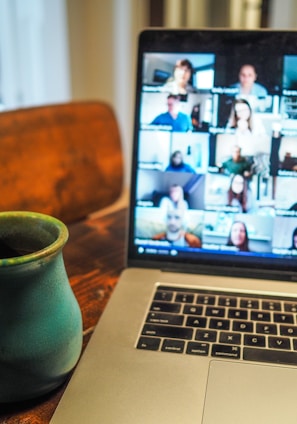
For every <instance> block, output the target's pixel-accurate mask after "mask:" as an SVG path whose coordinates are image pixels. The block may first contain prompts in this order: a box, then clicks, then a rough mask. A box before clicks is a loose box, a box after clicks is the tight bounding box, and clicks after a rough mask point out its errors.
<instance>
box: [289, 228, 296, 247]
mask: <svg viewBox="0 0 297 424" xmlns="http://www.w3.org/2000/svg"><path fill="white" fill-rule="evenodd" d="M290 250H297V228H295V229H294V231H293V233H292V244H291V247H290Z"/></svg>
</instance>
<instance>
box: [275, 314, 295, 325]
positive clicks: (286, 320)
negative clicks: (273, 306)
mask: <svg viewBox="0 0 297 424" xmlns="http://www.w3.org/2000/svg"><path fill="white" fill-rule="evenodd" d="M273 319H274V322H280V323H282V324H294V316H293V315H292V314H279V313H274V314H273Z"/></svg>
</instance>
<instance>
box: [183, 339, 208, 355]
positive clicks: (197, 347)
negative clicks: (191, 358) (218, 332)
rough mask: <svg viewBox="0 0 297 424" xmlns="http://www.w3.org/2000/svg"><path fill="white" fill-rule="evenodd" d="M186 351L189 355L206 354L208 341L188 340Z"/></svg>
mask: <svg viewBox="0 0 297 424" xmlns="http://www.w3.org/2000/svg"><path fill="white" fill-rule="evenodd" d="M186 353H188V354H190V355H200V356H207V355H208V353H209V344H208V343H199V342H189V343H188V346H187V350H186Z"/></svg>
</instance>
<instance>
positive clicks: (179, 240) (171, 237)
mask: <svg viewBox="0 0 297 424" xmlns="http://www.w3.org/2000/svg"><path fill="white" fill-rule="evenodd" d="M152 239H153V240H160V241H168V242H169V243H170V244H171V245H172V246H180V247H187V246H189V247H201V240H200V238H199V237H197V236H195V235H194V234H191V233H188V232H187V231H185V229H184V211H183V210H181V209H169V210H168V212H167V215H166V231H164V232H162V233H159V234H156V235H154V236H153V237H152Z"/></svg>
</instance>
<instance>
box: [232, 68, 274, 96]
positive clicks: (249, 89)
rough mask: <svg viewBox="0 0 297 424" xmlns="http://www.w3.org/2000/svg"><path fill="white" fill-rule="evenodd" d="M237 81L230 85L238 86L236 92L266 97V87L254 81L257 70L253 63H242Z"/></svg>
mask: <svg viewBox="0 0 297 424" xmlns="http://www.w3.org/2000/svg"><path fill="white" fill-rule="evenodd" d="M238 79H239V82H237V83H235V84H233V85H232V87H234V88H238V92H239V94H241V95H245V96H255V97H266V96H267V89H266V88H265V87H264V86H263V85H262V84H259V83H258V82H256V79H257V72H256V68H255V66H254V65H251V64H249V63H246V64H245V65H242V66H241V68H240V70H239V75H238Z"/></svg>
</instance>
